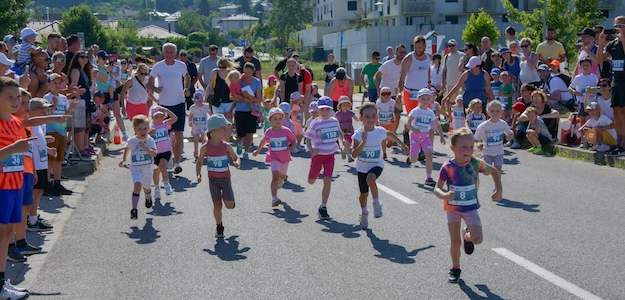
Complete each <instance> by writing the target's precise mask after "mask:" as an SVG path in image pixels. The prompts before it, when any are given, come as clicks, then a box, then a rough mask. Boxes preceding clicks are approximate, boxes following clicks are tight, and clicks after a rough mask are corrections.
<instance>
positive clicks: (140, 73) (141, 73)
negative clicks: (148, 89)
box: [139, 72, 148, 75]
mask: <svg viewBox="0 0 625 300" xmlns="http://www.w3.org/2000/svg"><path fill="white" fill-rule="evenodd" d="M139 75H148V73H143V72H139Z"/></svg>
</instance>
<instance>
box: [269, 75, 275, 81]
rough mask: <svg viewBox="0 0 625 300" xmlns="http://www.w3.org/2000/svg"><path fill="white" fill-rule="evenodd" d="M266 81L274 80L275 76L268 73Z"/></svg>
mask: <svg viewBox="0 0 625 300" xmlns="http://www.w3.org/2000/svg"><path fill="white" fill-rule="evenodd" d="M267 81H276V76H274V75H269V77H267Z"/></svg>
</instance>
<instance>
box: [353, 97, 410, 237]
mask: <svg viewBox="0 0 625 300" xmlns="http://www.w3.org/2000/svg"><path fill="white" fill-rule="evenodd" d="M389 98H390V97H389ZM379 101H380V100H378V101H377V102H379ZM392 109H393V106H391V114H392V112H393V110H392ZM360 121H361V122H362V127H360V128H358V130H356V132H355V133H354V135H353V139H354V151H353V152H352V155H353V157H354V158H355V159H356V163H355V165H356V171H358V188H359V189H360V196H359V197H358V200H359V201H360V209H361V215H360V228H361V229H363V230H365V229H367V228H368V227H369V221H368V217H369V211H368V210H367V198H368V197H369V189H371V196H372V197H373V217H374V218H379V217H381V216H382V204H380V198H379V194H378V185H377V183H376V180H377V179H378V177H380V175H381V174H382V169H383V168H384V160H383V159H382V157H381V156H380V152H382V150H383V149H384V148H385V147H383V146H382V143H384V141H385V140H387V139H389V140H392V141H393V142H395V143H397V144H398V145H401V147H402V148H403V149H404V152H405V153H406V154H407V153H408V146H406V144H404V143H403V142H402V141H400V140H399V138H397V136H396V135H395V134H394V133H393V132H392V131H391V130H388V129H386V128H384V127H381V126H376V125H377V124H378V122H379V120H378V108H377V107H376V105H375V104H373V103H370V102H367V103H365V104H363V105H362V106H361V107H360Z"/></svg>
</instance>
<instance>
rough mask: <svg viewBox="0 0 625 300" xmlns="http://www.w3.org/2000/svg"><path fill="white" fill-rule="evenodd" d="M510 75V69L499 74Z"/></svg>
mask: <svg viewBox="0 0 625 300" xmlns="http://www.w3.org/2000/svg"><path fill="white" fill-rule="evenodd" d="M504 75H505V76H510V73H508V71H503V72H501V73H500V74H499V76H504Z"/></svg>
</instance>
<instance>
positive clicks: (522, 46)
mask: <svg viewBox="0 0 625 300" xmlns="http://www.w3.org/2000/svg"><path fill="white" fill-rule="evenodd" d="M529 46H530V45H521V48H527V47H529Z"/></svg>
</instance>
